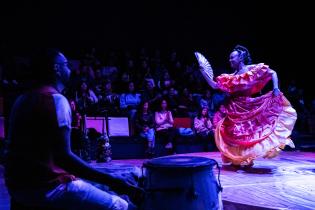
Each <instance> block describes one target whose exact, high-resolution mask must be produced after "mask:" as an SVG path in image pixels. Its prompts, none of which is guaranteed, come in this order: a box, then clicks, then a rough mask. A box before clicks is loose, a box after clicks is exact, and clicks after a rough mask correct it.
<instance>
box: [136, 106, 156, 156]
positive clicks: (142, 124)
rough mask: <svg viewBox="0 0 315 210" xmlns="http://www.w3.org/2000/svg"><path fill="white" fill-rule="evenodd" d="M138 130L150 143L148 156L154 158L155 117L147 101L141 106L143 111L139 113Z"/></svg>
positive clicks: (137, 119) (147, 151)
mask: <svg viewBox="0 0 315 210" xmlns="http://www.w3.org/2000/svg"><path fill="white" fill-rule="evenodd" d="M136 128H137V132H138V133H139V134H140V136H141V137H143V138H145V139H146V140H147V141H148V145H147V150H146V154H147V155H148V156H149V157H152V156H153V155H154V145H155V131H154V116H153V113H152V112H151V111H150V107H149V102H147V101H145V102H143V103H142V104H141V109H140V110H139V111H138V113H137V118H136Z"/></svg>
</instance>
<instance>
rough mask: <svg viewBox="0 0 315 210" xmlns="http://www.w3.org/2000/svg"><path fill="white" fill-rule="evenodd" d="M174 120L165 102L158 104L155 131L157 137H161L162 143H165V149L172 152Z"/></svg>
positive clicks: (174, 132)
mask: <svg viewBox="0 0 315 210" xmlns="http://www.w3.org/2000/svg"><path fill="white" fill-rule="evenodd" d="M173 124H174V120H173V115H172V112H171V111H169V109H168V108H167V101H166V100H165V99H163V100H162V101H161V103H160V109H159V111H157V112H155V125H156V127H155V130H156V132H157V135H158V136H160V137H162V141H163V142H164V143H166V145H165V148H166V149H169V150H170V151H171V152H174V151H175V149H174V147H175V145H174V143H175V136H176V132H177V131H176V129H175V128H174V126H173Z"/></svg>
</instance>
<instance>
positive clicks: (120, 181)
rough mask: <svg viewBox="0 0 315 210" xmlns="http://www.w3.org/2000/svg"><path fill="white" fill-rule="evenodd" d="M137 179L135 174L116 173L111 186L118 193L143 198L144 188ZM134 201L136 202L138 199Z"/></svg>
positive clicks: (132, 198)
mask: <svg viewBox="0 0 315 210" xmlns="http://www.w3.org/2000/svg"><path fill="white" fill-rule="evenodd" d="M137 181H138V180H137V177H136V176H135V175H134V174H130V173H127V174H115V175H113V180H112V184H111V185H110V187H111V188H112V190H114V191H115V192H116V193H118V194H122V195H123V194H125V195H128V196H129V197H130V199H131V200H138V199H142V198H143V196H144V190H143V189H142V188H140V187H138V186H137ZM134 202H135V203H136V201H134Z"/></svg>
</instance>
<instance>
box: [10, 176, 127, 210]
mask: <svg viewBox="0 0 315 210" xmlns="http://www.w3.org/2000/svg"><path fill="white" fill-rule="evenodd" d="M10 194H11V196H13V198H14V200H15V201H16V202H18V203H21V204H23V205H26V206H34V205H36V206H41V207H45V206H48V207H51V208H56V209H67V210H72V209H73V210H92V209H93V210H127V209H128V202H127V201H126V200H124V199H122V198H120V197H119V196H117V195H115V194H111V193H110V192H106V191H103V190H100V189H98V188H97V187H95V186H93V185H92V184H90V183H88V182H86V181H84V180H80V179H79V180H75V181H71V182H69V183H65V184H60V185H58V186H57V187H55V188H53V189H26V190H13V191H12V190H11V191H10Z"/></svg>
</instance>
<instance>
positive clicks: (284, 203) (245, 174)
mask: <svg viewBox="0 0 315 210" xmlns="http://www.w3.org/2000/svg"><path fill="white" fill-rule="evenodd" d="M180 155H181V156H182V155H184V156H202V157H208V158H211V159H215V160H217V161H218V163H219V165H220V166H221V165H222V164H221V163H222V162H221V159H220V153H218V152H207V153H190V154H180ZM144 161H145V160H113V161H111V162H110V163H107V164H105V163H92V165H93V166H95V167H97V168H108V169H110V168H111V167H113V166H114V167H113V168H117V167H116V166H118V167H119V168H120V170H122V169H123V168H126V167H133V166H138V167H141V166H142V163H143V162H144ZM214 172H215V173H216V174H217V172H218V170H217V169H214ZM220 180H221V184H222V186H223V193H222V200H223V204H224V209H228V210H230V209H233V210H234V209H257V210H258V209H294V210H295V209H315V153H314V152H282V153H281V154H280V155H279V156H278V157H276V158H274V159H271V160H265V159H257V160H256V161H255V165H254V166H253V167H252V168H250V169H244V168H234V167H225V166H224V167H221V178H220ZM0 189H1V190H0V197H1V198H0V209H2V210H9V196H8V194H7V191H6V189H5V187H4V180H3V167H1V166H0Z"/></svg>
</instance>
